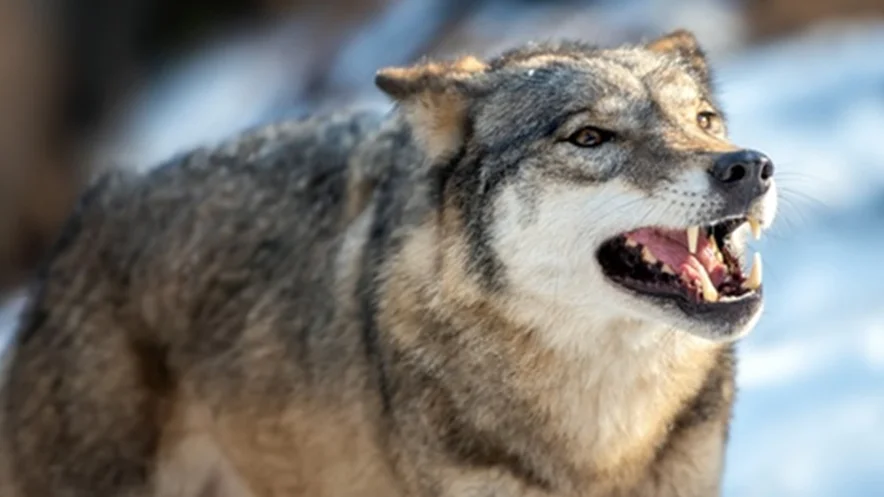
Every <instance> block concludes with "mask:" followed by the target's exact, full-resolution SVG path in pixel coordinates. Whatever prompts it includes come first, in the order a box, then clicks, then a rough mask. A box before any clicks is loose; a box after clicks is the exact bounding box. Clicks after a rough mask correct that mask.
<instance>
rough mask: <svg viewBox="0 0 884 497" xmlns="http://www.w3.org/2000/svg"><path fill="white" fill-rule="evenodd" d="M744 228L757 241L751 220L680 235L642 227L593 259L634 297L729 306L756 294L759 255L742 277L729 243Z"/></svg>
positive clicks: (757, 233) (695, 228)
mask: <svg viewBox="0 0 884 497" xmlns="http://www.w3.org/2000/svg"><path fill="white" fill-rule="evenodd" d="M744 223H745V224H747V225H748V227H749V230H750V232H751V233H752V234H753V236H755V237H756V238H757V237H758V236H760V234H761V228H760V224H759V223H758V221H756V220H754V219H751V218H748V219H747V218H743V219H731V220H726V221H722V222H718V223H715V224H712V225H709V226H691V227H689V228H687V229H685V230H673V229H665V228H658V227H646V228H640V229H637V230H633V231H630V232H626V233H623V234H621V235H619V236H617V237H615V238H613V239H611V240H609V241H608V242H606V243H605V244H603V245H602V247H601V248H600V249H599V253H598V259H599V262H600V263H601V265H602V268H603V270H604V272H605V274H606V276H607V277H608V278H609V279H611V280H612V281H614V282H615V283H617V284H619V285H621V286H625V287H627V288H629V289H630V290H633V291H635V292H637V293H643V294H650V295H652V296H668V297H682V298H684V299H686V300H688V301H690V302H693V303H698V304H699V303H707V304H715V303H726V302H735V301H739V300H742V299H744V298H746V297H748V296H751V295H754V294H756V293H758V292H759V290H760V288H761V282H762V279H761V277H762V273H761V270H762V266H761V255H760V254H758V253H756V254H755V255H754V257H753V262H752V266H751V269H750V270H749V271H748V274H746V273H744V272H743V269H742V267H741V265H740V262H739V260H738V256H737V255H736V254H737V253H738V252H739V251H738V249H737V247H736V246H735V245H734V243H733V241H732V239H731V235H732V234H733V232H734V231H735V230H736V229H737V228H738V227H740V226H741V225H743V224H744Z"/></svg>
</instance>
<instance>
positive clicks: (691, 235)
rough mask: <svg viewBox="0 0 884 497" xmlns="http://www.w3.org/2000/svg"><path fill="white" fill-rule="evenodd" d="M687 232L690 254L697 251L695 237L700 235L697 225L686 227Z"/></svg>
mask: <svg viewBox="0 0 884 497" xmlns="http://www.w3.org/2000/svg"><path fill="white" fill-rule="evenodd" d="M687 232H688V250H689V251H690V252H691V253H692V254H696V253H697V237H699V236H700V227H699V226H691V227H690V228H688V229H687Z"/></svg>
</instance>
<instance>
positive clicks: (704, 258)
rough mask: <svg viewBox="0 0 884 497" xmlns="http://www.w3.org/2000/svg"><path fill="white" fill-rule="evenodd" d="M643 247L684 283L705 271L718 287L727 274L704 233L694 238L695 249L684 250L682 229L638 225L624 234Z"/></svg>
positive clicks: (684, 239) (685, 248)
mask: <svg viewBox="0 0 884 497" xmlns="http://www.w3.org/2000/svg"><path fill="white" fill-rule="evenodd" d="M627 238H629V239H632V240H635V241H636V242H638V243H640V244H641V245H643V246H644V247H647V249H648V250H650V251H651V254H653V255H654V257H656V258H657V259H658V260H660V261H661V262H663V263H664V264H668V265H669V266H670V267H672V268H673V270H674V271H675V272H676V273H677V274H678V275H679V276H680V277H681V278H682V280H684V281H686V282H693V281H696V280H698V279H699V278H700V273H699V272H700V271H705V272H706V273H707V274H708V275H709V279H710V280H712V284H713V285H715V286H716V287H718V286H719V285H720V284H721V283H722V281H724V277H725V275H726V274H727V267H726V266H725V265H724V264H723V263H722V262H720V261H719V260H718V258H717V257H716V255H715V252H716V249H715V248H714V246H713V245H712V244H710V243H709V240H708V239H706V237H704V236H700V237H698V239H697V252H696V253H694V254H691V253H690V252H689V251H688V239H687V234H686V233H685V231H684V230H661V229H655V228H642V229H640V230H636V231H633V232H631V233H629V234H628V235H627Z"/></svg>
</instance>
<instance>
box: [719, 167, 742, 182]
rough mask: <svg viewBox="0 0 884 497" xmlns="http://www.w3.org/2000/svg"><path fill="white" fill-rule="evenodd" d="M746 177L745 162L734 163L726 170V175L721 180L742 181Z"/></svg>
mask: <svg viewBox="0 0 884 497" xmlns="http://www.w3.org/2000/svg"><path fill="white" fill-rule="evenodd" d="M745 177H746V166H744V165H743V164H734V165H732V166H731V167H729V168H727V169H726V170H725V172H724V177H722V178H721V180H722V181H724V182H725V183H732V182H734V181H740V180H741V179H743V178H745Z"/></svg>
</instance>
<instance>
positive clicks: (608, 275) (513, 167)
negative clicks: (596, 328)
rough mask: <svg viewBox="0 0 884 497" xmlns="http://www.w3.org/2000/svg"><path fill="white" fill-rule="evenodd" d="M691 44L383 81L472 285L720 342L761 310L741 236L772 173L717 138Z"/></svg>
mask: <svg viewBox="0 0 884 497" xmlns="http://www.w3.org/2000/svg"><path fill="white" fill-rule="evenodd" d="M709 80H710V77H709V70H708V68H707V64H706V60H705V57H704V55H703V53H702V51H701V50H700V48H699V47H698V45H697V42H696V40H695V38H694V37H693V36H692V35H691V34H689V33H687V32H685V31H678V32H675V33H672V34H670V35H668V36H665V37H663V38H661V39H658V40H656V41H654V42H651V43H649V44H647V45H643V46H636V47H620V48H615V49H598V48H594V47H590V46H586V45H583V44H580V43H562V44H557V45H540V46H528V47H524V48H521V49H518V50H515V51H512V52H508V53H505V54H504V55H502V56H500V57H498V58H496V59H493V60H490V61H487V62H483V61H480V60H478V59H475V58H472V57H467V58H463V59H460V60H457V61H453V62H448V63H423V64H418V65H415V66H413V67H408V68H391V69H385V70H382V71H381V72H379V73H378V76H377V80H376V82H377V84H378V86H379V87H380V88H381V89H383V90H384V91H385V92H387V93H388V94H390V95H391V96H393V97H394V98H395V99H396V100H397V101H398V103H399V109H400V113H401V114H402V115H403V116H405V118H406V119H407V120H408V121H409V123H410V125H411V129H412V133H413V134H414V138H415V139H416V140H417V142H418V143H419V144H420V146H421V147H422V148H423V150H424V152H425V153H426V156H427V167H430V168H432V169H431V170H432V171H433V176H435V177H436V178H438V186H439V190H438V191H439V192H440V195H441V199H440V205H441V206H442V207H441V208H442V209H445V210H447V212H449V213H454V216H455V217H456V218H457V219H459V226H460V227H461V228H462V229H460V231H459V233H455V234H453V235H451V236H459V237H461V238H462V239H463V246H464V247H466V249H465V250H464V252H465V254H466V255H465V256H464V257H465V259H466V260H467V264H466V267H468V268H469V269H468V271H467V274H470V275H472V276H474V277H475V279H476V280H477V282H478V283H479V284H480V285H481V286H482V287H483V288H484V289H485V291H489V292H497V293H498V294H500V295H502V296H504V297H505V298H506V299H508V302H511V303H512V306H513V309H514V312H515V309H516V308H517V307H521V308H525V309H527V308H530V309H532V311H531V312H537V313H557V314H562V313H569V314H572V315H575V316H584V317H585V318H586V319H600V317H602V318H611V319H627V320H632V321H637V322H649V323H659V324H660V325H662V326H664V327H667V328H676V329H680V330H685V331H688V332H691V333H693V334H695V335H699V336H702V337H706V338H712V339H718V340H727V339H733V338H735V337H738V336H740V335H741V334H743V333H745V332H746V331H748V330H749V329H750V328H751V327H752V326H753V324H754V322H755V321H756V319H757V317H758V315H759V313H760V312H761V308H762V287H761V261H760V258H758V257H757V256H756V257H755V261H754V265H752V267H751V269H742V265H743V264H745V259H746V257H745V256H744V249H745V244H746V238H747V235H748V234H750V233H752V234H754V235H756V236H757V235H758V234H759V233H760V230H761V229H762V228H763V227H767V226H768V225H770V223H771V222H772V220H773V216H774V211H775V206H776V192H775V187H774V182H773V178H772V175H773V165H772V163H771V161H770V159H768V158H767V157H766V156H765V155H763V154H762V153H759V152H756V151H753V150H748V149H743V148H740V147H737V146H735V145H734V144H732V143H731V142H730V141H729V140H728V138H727V130H726V126H725V121H724V117H723V115H722V112H721V111H720V110H719V108H718V107H717V105H716V101H715V98H714V95H713V94H712V90H711V88H710V84H709Z"/></svg>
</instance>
